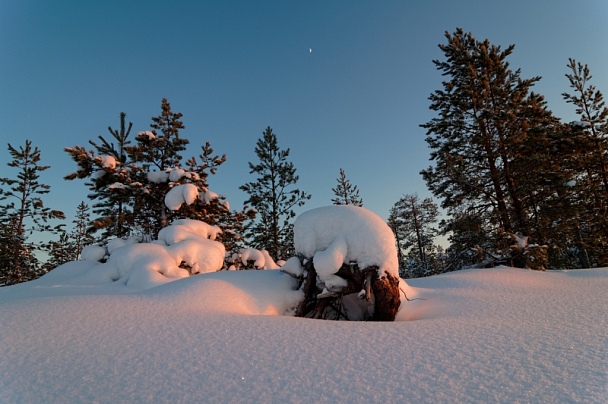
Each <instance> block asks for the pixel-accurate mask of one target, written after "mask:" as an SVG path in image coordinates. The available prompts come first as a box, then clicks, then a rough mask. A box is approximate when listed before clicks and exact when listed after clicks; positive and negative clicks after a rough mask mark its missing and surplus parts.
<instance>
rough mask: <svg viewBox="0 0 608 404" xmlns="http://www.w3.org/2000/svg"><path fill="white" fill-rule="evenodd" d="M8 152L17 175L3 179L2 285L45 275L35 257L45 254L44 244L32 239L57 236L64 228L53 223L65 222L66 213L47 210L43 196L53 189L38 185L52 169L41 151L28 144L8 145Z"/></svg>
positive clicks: (0, 263) (0, 260)
mask: <svg viewBox="0 0 608 404" xmlns="http://www.w3.org/2000/svg"><path fill="white" fill-rule="evenodd" d="M8 151H9V153H10V155H11V157H12V160H11V161H9V163H8V166H9V167H11V168H15V169H17V170H18V172H17V175H16V178H0V184H1V185H2V197H3V199H2V201H3V202H5V203H4V204H3V205H2V206H1V207H0V214H1V215H2V217H1V218H0V221H1V222H2V226H1V228H0V231H1V234H0V242H1V243H2V247H1V252H2V257H0V285H12V284H16V283H20V282H25V281H28V280H32V279H35V278H37V277H38V276H40V275H42V274H44V270H43V269H42V268H41V266H40V263H39V261H38V259H37V257H36V256H35V253H36V251H41V250H45V244H44V243H43V242H35V241H32V240H30V238H29V236H30V235H32V234H33V233H40V232H46V233H50V234H57V233H58V232H59V231H60V230H61V226H63V225H62V224H59V225H55V226H52V225H51V224H50V220H52V219H65V215H64V214H63V212H61V211H59V210H52V209H50V208H47V207H45V206H44V202H43V200H42V196H43V195H46V194H48V193H49V192H50V188H51V187H50V186H49V185H46V184H42V183H40V182H39V178H40V173H41V172H43V171H45V170H47V169H48V168H49V166H43V165H40V160H41V156H40V150H39V149H38V148H37V147H32V142H31V141H29V140H26V141H25V145H24V146H20V147H19V149H16V148H14V147H13V146H11V145H10V144H9V145H8ZM5 187H6V188H5Z"/></svg>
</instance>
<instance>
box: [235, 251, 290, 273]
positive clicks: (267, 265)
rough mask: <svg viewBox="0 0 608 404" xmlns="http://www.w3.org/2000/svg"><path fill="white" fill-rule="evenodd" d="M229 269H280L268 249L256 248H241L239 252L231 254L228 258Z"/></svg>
mask: <svg viewBox="0 0 608 404" xmlns="http://www.w3.org/2000/svg"><path fill="white" fill-rule="evenodd" d="M226 261H227V264H228V265H226V267H227V268H228V269H278V268H279V267H280V265H279V264H277V263H276V262H274V260H273V259H272V257H271V256H270V254H268V251H266V250H257V249H255V248H241V249H240V250H239V252H238V253H234V254H229V256H228V257H227V259H226Z"/></svg>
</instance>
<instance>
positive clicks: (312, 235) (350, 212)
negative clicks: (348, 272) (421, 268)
mask: <svg viewBox="0 0 608 404" xmlns="http://www.w3.org/2000/svg"><path fill="white" fill-rule="evenodd" d="M294 241H295V249H296V253H298V254H302V255H303V256H304V257H305V258H308V259H310V258H312V259H313V262H314V265H315V269H316V270H317V273H318V274H319V277H320V278H321V279H322V280H323V281H325V284H326V286H329V285H333V286H337V287H339V286H341V285H342V284H343V283H344V280H343V279H342V278H340V277H338V276H336V275H334V274H335V273H336V272H338V269H340V267H341V266H342V264H347V263H349V262H353V261H356V262H358V263H359V267H360V268H366V267H369V266H372V265H376V266H378V267H379V270H378V275H379V276H383V275H385V274H390V275H392V276H394V277H395V278H399V265H398V262H397V247H396V245H395V236H394V235H393V231H392V230H391V229H390V227H388V225H387V224H386V223H385V222H384V220H382V218H380V216H378V215H376V214H375V213H373V212H371V211H369V210H367V209H364V208H361V207H357V206H350V205H334V206H326V207H322V208H317V209H312V210H309V211H307V212H304V213H302V214H301V215H300V216H298V218H297V220H296V222H295V224H294ZM328 282H329V285H328Z"/></svg>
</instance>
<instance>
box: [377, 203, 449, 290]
mask: <svg viewBox="0 0 608 404" xmlns="http://www.w3.org/2000/svg"><path fill="white" fill-rule="evenodd" d="M438 215H439V209H438V207H437V205H436V204H435V203H434V202H433V200H432V199H431V198H425V199H424V200H422V201H421V200H420V199H419V198H418V195H416V194H413V195H404V196H403V197H402V198H401V199H399V200H398V201H397V202H396V203H395V205H393V207H392V208H391V210H390V215H389V219H388V223H389V226H390V227H391V229H393V232H394V233H395V238H396V240H397V248H398V254H399V267H400V271H401V274H402V276H405V277H410V278H411V277H419V276H426V275H431V274H435V273H439V272H442V268H439V267H438V266H437V265H438V264H439V263H440V262H439V261H438V260H437V259H436V258H437V247H436V246H435V245H434V240H435V237H436V236H437V229H436V228H435V227H434V226H435V225H436V223H437V216H438Z"/></svg>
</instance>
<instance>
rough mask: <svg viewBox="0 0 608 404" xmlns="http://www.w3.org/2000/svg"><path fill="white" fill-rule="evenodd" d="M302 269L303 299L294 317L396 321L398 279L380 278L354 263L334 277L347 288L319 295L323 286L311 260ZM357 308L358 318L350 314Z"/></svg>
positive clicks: (376, 268) (398, 295)
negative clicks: (343, 282)
mask: <svg viewBox="0 0 608 404" xmlns="http://www.w3.org/2000/svg"><path fill="white" fill-rule="evenodd" d="M303 268H304V272H303V274H302V276H301V277H300V284H299V287H300V289H301V290H302V291H303V292H304V298H303V299H302V301H301V302H300V304H299V305H298V307H297V308H296V313H295V315H296V317H307V318H318V319H327V320H352V319H353V318H354V319H357V320H371V321H394V320H395V316H396V315H397V311H398V310H399V305H400V304H401V296H400V289H399V279H398V278H396V277H394V276H391V275H390V274H385V275H383V276H382V277H379V276H378V267H376V266H371V267H367V268H364V269H359V266H358V265H357V263H350V264H344V265H342V267H341V268H340V269H339V270H338V272H337V273H336V275H338V276H339V277H341V278H343V279H345V280H346V281H347V286H346V287H344V288H342V289H339V290H332V291H328V292H327V291H326V292H325V293H322V291H323V289H324V288H323V284H322V282H320V280H319V278H318V277H317V271H316V270H315V268H314V265H313V260H312V259H309V260H307V261H306V262H304V264H303ZM356 299H360V301H357V300H356ZM349 307H350V308H349ZM356 307H358V308H359V309H360V310H361V314H362V315H361V318H358V317H359V316H357V315H356V314H353V313H352V311H354V310H353V308H355V310H358V309H356ZM349 310H350V311H351V312H349ZM366 311H367V313H366ZM370 311H371V312H370Z"/></svg>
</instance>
